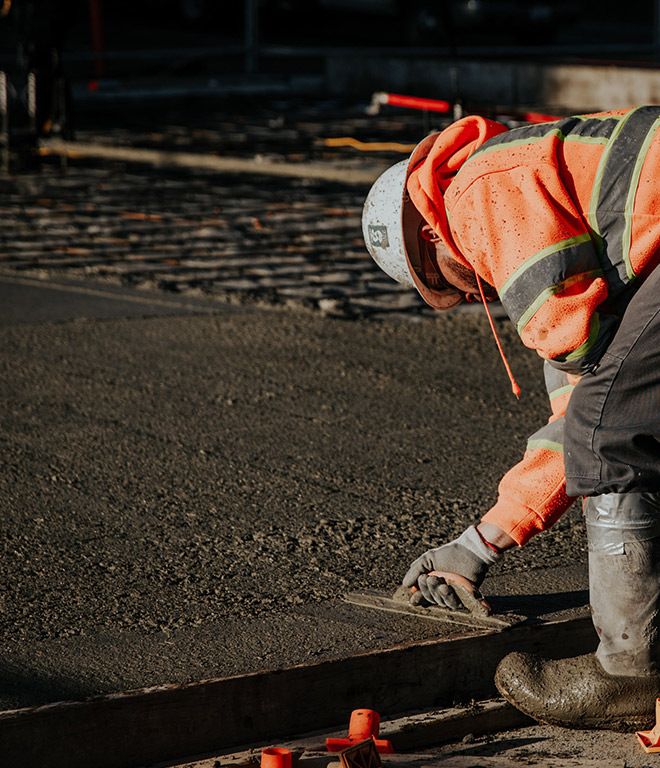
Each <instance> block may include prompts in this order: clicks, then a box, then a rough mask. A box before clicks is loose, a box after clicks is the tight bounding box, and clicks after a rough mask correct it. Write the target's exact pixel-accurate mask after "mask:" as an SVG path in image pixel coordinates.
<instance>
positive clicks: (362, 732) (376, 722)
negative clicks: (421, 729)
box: [325, 709, 394, 754]
mask: <svg viewBox="0 0 660 768" xmlns="http://www.w3.org/2000/svg"><path fill="white" fill-rule="evenodd" d="M379 729H380V715H379V714H378V712H374V710H373V709H354V710H353V711H352V712H351V719H350V722H349V724H348V738H345V739H326V740H325V746H326V749H327V750H328V752H341V751H342V749H346V747H350V746H351V745H352V744H357V743H358V742H359V741H364V740H365V739H373V740H374V744H375V745H376V749H377V750H378V751H379V752H382V753H388V754H391V753H393V752H394V748H393V747H392V743H391V742H390V741H388V740H387V739H379V738H378V731H379Z"/></svg>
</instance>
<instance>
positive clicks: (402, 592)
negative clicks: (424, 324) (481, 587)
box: [344, 584, 527, 630]
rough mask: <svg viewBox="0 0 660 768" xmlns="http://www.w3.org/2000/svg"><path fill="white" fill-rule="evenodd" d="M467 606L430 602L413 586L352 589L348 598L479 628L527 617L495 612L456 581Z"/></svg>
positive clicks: (506, 624)
mask: <svg viewBox="0 0 660 768" xmlns="http://www.w3.org/2000/svg"><path fill="white" fill-rule="evenodd" d="M452 588H453V589H454V591H455V592H456V594H457V595H458V597H459V599H460V601H461V602H462V603H463V606H464V608H462V609H460V610H451V609H449V608H441V607H440V606H439V605H429V604H428V603H426V602H425V601H424V600H423V598H422V594H421V592H419V591H418V590H415V589H413V588H412V587H404V586H400V587H398V588H397V589H396V590H395V592H394V594H393V595H386V594H383V593H382V592H377V591H375V590H366V591H364V592H351V593H350V594H348V595H346V596H345V598H344V599H345V600H346V602H348V603H352V604H353V605H359V606H362V607H365V608H376V609H377V610H381V611H390V612H392V613H404V614H408V615H413V616H417V617H418V618H424V619H430V620H432V621H442V622H449V623H450V624H462V625H464V626H468V627H473V628H477V629H492V630H503V629H509V627H513V626H516V625H517V624H520V623H521V622H523V621H525V620H526V619H527V617H526V616H521V615H517V614H511V613H506V614H495V613H493V612H492V610H491V608H490V606H489V605H488V603H487V602H486V601H485V600H484V598H483V596H482V595H481V594H480V593H478V592H477V593H475V594H473V593H471V592H469V591H468V590H467V589H465V588H464V587H462V586H460V585H458V584H452Z"/></svg>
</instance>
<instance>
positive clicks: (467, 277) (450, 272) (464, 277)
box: [422, 224, 498, 302]
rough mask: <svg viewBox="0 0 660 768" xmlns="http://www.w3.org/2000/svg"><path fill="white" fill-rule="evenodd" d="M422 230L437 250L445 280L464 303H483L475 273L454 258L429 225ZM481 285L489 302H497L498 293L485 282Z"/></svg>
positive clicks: (438, 263)
mask: <svg viewBox="0 0 660 768" xmlns="http://www.w3.org/2000/svg"><path fill="white" fill-rule="evenodd" d="M422 230H423V232H424V235H425V237H424V239H425V240H427V242H428V243H429V244H432V245H433V247H434V248H435V261H436V264H437V267H438V269H439V270H440V272H441V273H442V276H443V277H444V279H445V280H446V281H447V282H448V283H449V285H451V286H453V287H454V288H456V290H457V292H458V293H461V294H462V295H463V300H464V301H467V302H472V301H481V293H480V291H479V284H478V283H477V278H476V276H475V274H474V271H473V270H471V269H469V268H468V267H465V266H463V264H461V263H460V262H458V261H456V259H454V258H453V257H452V255H451V254H450V252H449V250H448V249H447V248H446V246H445V244H444V243H443V242H442V240H441V239H440V238H439V237H438V236H437V235H436V234H435V233H434V232H433V230H432V229H431V227H430V226H429V225H428V224H427V225H425V226H424V227H423V228H422ZM481 285H482V287H483V290H484V294H485V296H486V300H487V301H495V300H496V299H497V298H498V296H497V291H496V290H495V288H493V286H492V285H490V284H489V283H487V282H486V281H485V280H482V281H481Z"/></svg>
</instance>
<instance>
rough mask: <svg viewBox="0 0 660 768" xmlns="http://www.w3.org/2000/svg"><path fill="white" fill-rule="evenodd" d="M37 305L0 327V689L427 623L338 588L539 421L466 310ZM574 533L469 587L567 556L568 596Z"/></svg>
mask: <svg viewBox="0 0 660 768" xmlns="http://www.w3.org/2000/svg"><path fill="white" fill-rule="evenodd" d="M104 290H105V289H104ZM58 295H59V296H62V297H64V296H66V293H65V292H63V291H60V292H59V293H58ZM56 303H57V302H56ZM55 317H56V319H58V320H60V322H52V321H43V322H35V321H32V322H27V323H25V322H16V323H15V324H13V325H10V324H5V325H3V326H2V327H0V349H1V350H2V354H1V356H0V371H1V373H0V397H1V399H2V403H3V408H2V418H1V419H0V459H1V461H2V467H1V468H0V499H2V510H1V514H0V577H1V578H2V584H3V591H2V595H1V597H0V608H1V610H0V643H1V647H2V660H1V662H0V708H2V709H7V708H13V707H19V706H27V705H31V704H38V703H44V702H48V701H55V700H61V699H67V698H83V697H86V696H90V695H94V694H98V693H107V692H111V691H117V690H123V689H127V688H134V687H140V686H148V685H155V684H158V683H172V682H187V681H191V680H196V679H201V678H208V677H216V676H222V675H231V674H239V673H243V672H250V671H257V670H261V669H269V668H270V669H272V668H280V667H286V666H290V665H292V664H296V663H302V662H310V661H322V660H325V659H331V658H340V657H342V656H346V655H350V654H353V653H357V652H360V651H365V650H370V649H376V648H387V647H391V646H393V645H396V644H398V643H401V642H408V641H416V640H419V639H423V638H429V637H436V636H438V635H441V634H442V633H443V632H444V631H445V630H444V629H439V628H438V625H437V624H435V623H431V622H426V621H423V620H418V619H415V618H413V619H409V618H406V617H398V616H394V615H391V614H387V613H381V612H375V611H365V610H360V609H357V608H355V607H354V606H348V605H346V604H345V603H343V602H342V599H341V598H342V595H343V594H345V593H346V592H348V591H353V590H356V589H366V588H372V589H383V590H393V589H394V588H395V587H396V585H397V584H398V582H399V580H400V578H401V576H402V575H403V573H405V570H406V569H407V566H408V564H409V562H410V560H411V559H413V558H414V557H416V556H417V555H418V554H420V553H421V552H422V551H424V549H426V548H428V547H429V546H432V545H438V544H440V543H442V542H443V541H446V540H447V539H449V538H452V537H454V536H455V535H457V534H458V533H460V531H461V530H462V529H463V528H464V527H465V525H467V524H469V523H471V522H474V521H475V520H477V519H478V517H479V515H480V513H481V512H483V511H484V510H485V509H486V508H487V507H488V505H489V504H490V503H492V502H493V500H494V498H495V492H496V485H497V481H498V480H499V477H500V476H501V474H502V473H503V472H504V471H505V470H506V469H507V467H508V466H510V465H511V464H512V463H513V462H515V461H517V460H518V458H519V457H520V456H521V454H522V452H523V450H524V446H525V442H526V437H527V435H528V434H531V433H532V432H533V431H534V430H536V429H537V428H538V427H539V426H540V425H541V424H542V423H543V422H544V421H545V420H546V418H547V416H548V406H547V403H546V400H545V394H544V390H543V381H542V372H541V363H540V360H539V359H538V358H537V357H536V355H535V354H533V353H530V352H529V351H528V350H525V349H524V348H523V347H522V346H521V345H520V342H519V341H518V339H517V337H516V336H515V332H514V331H513V329H511V328H510V327H509V326H508V325H506V324H502V325H501V336H502V340H503V343H504V345H505V347H506V349H507V354H508V356H509V359H510V362H511V364H512V366H513V369H514V371H515V373H516V376H517V378H518V380H519V383H520V384H521V386H522V388H523V396H522V398H521V401H520V402H517V401H516V400H515V399H514V398H513V397H512V396H511V394H510V389H509V386H508V382H507V379H506V375H505V373H504V371H503V370H502V367H501V362H500V360H499V356H498V354H497V350H496V348H495V345H494V342H493V340H492V336H491V333H490V329H489V327H488V323H487V321H486V319H485V317H484V316H481V315H478V314H474V313H470V314H464V315H449V314H447V315H444V316H440V315H439V316H438V317H437V318H434V319H425V320H421V321H417V322H383V323H376V322H347V321H343V320H337V319H330V318H324V317H322V316H320V315H318V314H312V313H307V312H304V311H267V312H266V311H249V310H247V309H239V310H237V311H234V312H223V311H218V312H217V313H213V314H208V313H206V314H192V315H187V314H186V315H176V316H164V317H148V318H145V317H127V318H110V319H108V318H107V317H106V318H104V319H103V321H98V320H90V319H89V314H87V315H86V317H87V319H82V320H81V319H73V320H70V321H63V320H62V318H61V317H60V316H57V315H55ZM585 548H586V547H585V542H584V531H583V523H582V519H581V516H580V514H579V512H578V511H577V510H575V509H574V510H571V511H570V512H569V513H568V514H567V515H566V516H564V518H563V519H562V520H560V521H559V523H558V524H557V525H556V526H555V529H554V530H553V531H552V532H549V533H547V534H542V535H541V536H539V537H537V538H536V539H535V540H533V542H532V543H531V544H530V545H529V546H528V547H526V548H524V549H522V550H520V551H516V552H512V553H510V554H508V555H507V557H506V558H505V559H504V561H503V562H502V563H500V564H498V566H497V568H496V570H494V572H493V576H492V587H493V589H492V590H491V589H490V587H489V582H490V581H491V580H487V581H486V582H485V584H484V592H485V593H486V594H487V595H488V594H500V595H502V596H506V595H507V594H509V593H510V592H511V591H513V592H514V593H515V592H516V591H518V590H519V591H522V592H524V591H525V589H527V588H526V587H524V584H525V583H526V582H525V579H529V578H530V576H529V574H532V575H533V574H539V576H538V577H537V582H539V583H541V582H543V580H544V575H543V574H544V569H547V568H554V567H555V566H557V565H558V564H562V565H564V566H568V568H569V571H570V570H571V569H572V566H573V565H575V568H576V569H577V570H575V573H578V570H579V572H580V573H582V574H583V575H582V576H581V577H580V578H579V579H578V582H579V583H577V585H576V583H575V579H573V581H570V583H569V582H562V581H561V580H560V581H559V582H557V583H558V584H559V587H558V589H555V590H554V591H555V592H556V591H558V590H562V589H564V588H565V589H566V591H567V592H570V593H571V595H569V602H570V600H573V603H574V604H573V605H572V607H571V606H569V610H570V609H575V610H576V611H578V612H579V611H582V610H583V609H584V600H585V594H584V588H585V586H586V583H585V581H584V562H585V559H586V553H585ZM523 574H525V576H523ZM580 579H581V580H580ZM562 584H564V586H563V587H562V586H561V585H562ZM507 585H508V586H507ZM546 591H547V589H546ZM527 592H528V593H530V594H540V590H539V589H538V588H537V587H536V586H534V585H533V584H532V585H531V586H529V588H528V589H527ZM574 593H578V594H577V596H576V595H575V594H574ZM541 599H543V598H542V597H541ZM456 631H457V630H456V628H455V627H454V628H452V629H451V630H447V632H450V633H451V632H456ZM458 631H460V632H463V631H464V630H463V629H460V630H458Z"/></svg>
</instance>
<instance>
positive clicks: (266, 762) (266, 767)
mask: <svg viewBox="0 0 660 768" xmlns="http://www.w3.org/2000/svg"><path fill="white" fill-rule="evenodd" d="M261 768H291V752H290V751H289V750H288V749H284V748H283V747H268V748H267V749H264V750H263V751H262V753H261Z"/></svg>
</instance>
